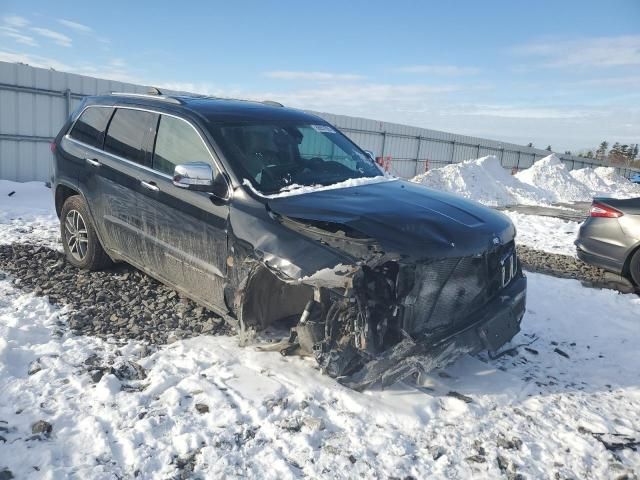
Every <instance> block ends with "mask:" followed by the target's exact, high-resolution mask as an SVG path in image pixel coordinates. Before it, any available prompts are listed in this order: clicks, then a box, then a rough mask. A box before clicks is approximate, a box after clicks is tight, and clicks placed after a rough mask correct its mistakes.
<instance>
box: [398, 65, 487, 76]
mask: <svg viewBox="0 0 640 480" xmlns="http://www.w3.org/2000/svg"><path fill="white" fill-rule="evenodd" d="M397 71H398V72H400V73H424V74H427V75H449V76H463V75H477V74H478V73H480V72H481V70H480V69H479V68H476V67H461V66H457V65H409V66H406V67H399V68H398V69H397Z"/></svg>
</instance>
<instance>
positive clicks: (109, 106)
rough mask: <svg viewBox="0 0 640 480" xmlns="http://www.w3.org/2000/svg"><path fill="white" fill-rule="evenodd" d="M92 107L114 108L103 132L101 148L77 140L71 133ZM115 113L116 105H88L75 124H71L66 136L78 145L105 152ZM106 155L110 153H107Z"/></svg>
mask: <svg viewBox="0 0 640 480" xmlns="http://www.w3.org/2000/svg"><path fill="white" fill-rule="evenodd" d="M92 107H101V108H112V109H113V111H112V112H111V115H109V119H108V120H107V124H106V125H105V127H104V132H102V144H101V145H100V147H95V146H94V145H89V144H88V143H84V142H83V141H81V140H78V139H75V138H73V137H72V136H71V132H72V131H73V129H74V127H75V126H76V123H78V120H80V118H81V117H82V115H83V114H84V112H86V111H87V110H88V109H89V108H92ZM114 113H116V106H115V105H87V106H86V107H84V108H83V109H82V111H81V112H80V113H79V114H78V116H77V117H76V119H75V120H74V121H73V122H71V126H70V127H69V129H68V130H67V133H66V134H65V137H67V138H69V139H71V140H73V141H74V142H76V143H80V144H82V145H85V146H87V147H93V148H97V149H98V150H100V151H104V141H105V139H106V138H107V130H109V125H111V120H113V114H114ZM105 153H108V152H105Z"/></svg>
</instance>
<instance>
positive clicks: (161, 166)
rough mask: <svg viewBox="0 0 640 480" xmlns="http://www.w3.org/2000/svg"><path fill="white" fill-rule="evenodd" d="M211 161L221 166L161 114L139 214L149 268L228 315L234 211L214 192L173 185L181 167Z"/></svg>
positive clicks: (183, 127)
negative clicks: (231, 217) (226, 290)
mask: <svg viewBox="0 0 640 480" xmlns="http://www.w3.org/2000/svg"><path fill="white" fill-rule="evenodd" d="M188 162H207V163H209V164H210V165H211V166H212V168H213V169H214V171H216V169H217V166H216V162H215V161H214V158H213V155H212V153H211V151H210V149H209V148H208V147H207V145H206V144H205V142H204V141H203V139H202V137H201V135H200V134H199V133H198V131H197V130H196V128H195V127H194V126H193V125H192V124H191V123H189V122H187V121H186V120H183V119H181V118H178V117H175V116H172V115H165V114H162V115H161V116H160V119H159V123H158V127H157V135H156V141H155V147H154V151H153V160H152V169H153V171H148V172H145V173H146V177H145V178H144V179H142V181H143V183H144V184H146V185H147V186H148V188H144V189H143V190H142V194H141V195H140V197H139V204H138V209H139V211H140V215H141V218H142V230H143V231H144V232H145V239H146V242H147V245H146V247H145V248H146V251H147V258H149V261H150V265H149V266H150V267H151V269H152V270H154V271H156V272H157V273H158V274H159V276H161V277H162V278H163V279H165V280H167V281H169V282H170V283H172V284H173V285H175V286H176V287H178V288H179V289H180V290H182V291H184V292H185V293H187V294H188V295H189V296H190V297H192V298H194V299H195V300H197V301H200V302H202V303H203V304H205V305H207V306H209V307H210V308H212V309H213V310H216V311H218V312H219V313H226V312H227V308H226V306H225V302H224V286H225V282H226V265H227V264H226V258H227V233H226V231H227V219H228V215H229V207H228V205H227V204H226V203H225V202H221V201H219V200H218V199H216V198H215V197H213V196H212V195H211V194H209V193H205V192H196V191H191V190H185V189H183V188H180V187H177V186H175V185H174V184H173V171H174V168H175V166H176V165H178V164H182V163H188Z"/></svg>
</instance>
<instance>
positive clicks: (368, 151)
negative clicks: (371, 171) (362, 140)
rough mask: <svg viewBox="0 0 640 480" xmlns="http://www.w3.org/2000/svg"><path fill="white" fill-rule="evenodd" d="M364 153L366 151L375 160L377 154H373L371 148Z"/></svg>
mask: <svg viewBox="0 0 640 480" xmlns="http://www.w3.org/2000/svg"><path fill="white" fill-rule="evenodd" d="M364 153H366V154H367V155H368V156H369V158H370V159H371V160H373V161H374V162H375V160H376V156H375V155H374V154H373V152H372V151H371V150H365V151H364Z"/></svg>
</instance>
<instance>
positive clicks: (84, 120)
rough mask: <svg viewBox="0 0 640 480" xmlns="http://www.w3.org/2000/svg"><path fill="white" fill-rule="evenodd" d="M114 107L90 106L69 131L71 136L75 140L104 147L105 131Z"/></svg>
mask: <svg viewBox="0 0 640 480" xmlns="http://www.w3.org/2000/svg"><path fill="white" fill-rule="evenodd" d="M112 113H113V108H107V107H89V108H87V109H86V110H85V111H84V112H82V115H80V118H78V120H76V123H75V125H74V126H73V128H72V129H71V132H69V136H70V137H71V138H73V139H74V140H78V141H79V142H82V143H86V144H87V145H91V146H92V147H96V148H102V143H103V142H104V131H105V130H106V128H107V123H109V119H110V118H111V114H112Z"/></svg>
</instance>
